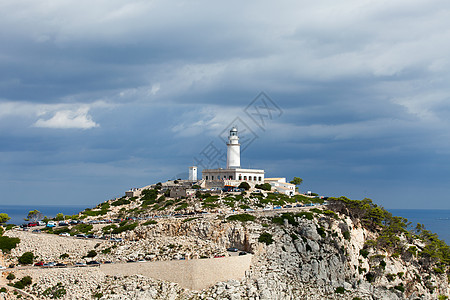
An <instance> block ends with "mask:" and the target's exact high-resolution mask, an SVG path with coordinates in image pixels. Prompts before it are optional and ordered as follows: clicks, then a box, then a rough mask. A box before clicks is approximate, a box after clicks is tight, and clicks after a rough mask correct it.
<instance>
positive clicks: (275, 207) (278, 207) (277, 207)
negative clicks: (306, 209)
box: [273, 205, 281, 209]
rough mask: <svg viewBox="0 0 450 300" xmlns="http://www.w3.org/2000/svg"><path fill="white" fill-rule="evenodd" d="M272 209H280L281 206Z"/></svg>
mask: <svg viewBox="0 0 450 300" xmlns="http://www.w3.org/2000/svg"><path fill="white" fill-rule="evenodd" d="M273 209H281V206H279V205H277V206H274V207H273Z"/></svg>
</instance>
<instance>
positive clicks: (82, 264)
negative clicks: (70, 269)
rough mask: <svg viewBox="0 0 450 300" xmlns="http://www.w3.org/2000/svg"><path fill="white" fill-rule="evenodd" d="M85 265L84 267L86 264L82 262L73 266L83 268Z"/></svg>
mask: <svg viewBox="0 0 450 300" xmlns="http://www.w3.org/2000/svg"><path fill="white" fill-rule="evenodd" d="M85 265H86V263H84V262H77V263H75V266H77V267H81V266H85Z"/></svg>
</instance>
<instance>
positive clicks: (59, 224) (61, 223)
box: [58, 221, 69, 226]
mask: <svg viewBox="0 0 450 300" xmlns="http://www.w3.org/2000/svg"><path fill="white" fill-rule="evenodd" d="M58 226H69V223H66V222H64V221H60V222H59V223H58Z"/></svg>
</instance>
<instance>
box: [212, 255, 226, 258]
mask: <svg viewBox="0 0 450 300" xmlns="http://www.w3.org/2000/svg"><path fill="white" fill-rule="evenodd" d="M221 257H225V255H214V258H221Z"/></svg>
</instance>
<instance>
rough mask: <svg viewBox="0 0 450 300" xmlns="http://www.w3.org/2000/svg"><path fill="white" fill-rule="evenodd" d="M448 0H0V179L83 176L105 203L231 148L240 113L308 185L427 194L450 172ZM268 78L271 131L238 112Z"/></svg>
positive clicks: (278, 170) (263, 156)
mask: <svg viewBox="0 0 450 300" xmlns="http://www.w3.org/2000/svg"><path fill="white" fill-rule="evenodd" d="M87 7H89V8H88V9H87ZM445 8H449V4H448V3H447V2H445V1H440V0H433V1H419V0H418V1H403V0H401V1H397V2H395V3H394V2H392V3H379V2H376V1H364V2H361V1H349V2H346V3H338V4H336V2H335V1H331V0H330V1H322V2H320V3H310V2H306V1H300V2H297V1H288V2H283V3H276V4H275V3H271V2H265V1H262V2H258V3H256V4H253V3H240V2H239V3H238V2H226V3H210V2H205V1H194V2H191V3H184V2H177V3H168V2H162V1H128V2H127V3H124V2H122V1H97V2H95V3H92V2H87V1H68V2H55V1H40V2H35V1H4V2H2V3H1V4H0V27H1V28H2V29H1V30H0V41H1V43H0V69H1V70H2V71H1V72H0V139H1V140H2V144H1V145H0V151H1V153H2V156H1V159H0V163H1V166H2V174H1V178H2V180H3V182H4V183H3V184H2V185H1V186H0V187H1V189H2V190H7V189H9V188H11V187H15V188H19V187H20V186H30V187H33V188H32V189H33V191H39V192H42V193H43V194H45V195H46V197H45V201H44V200H43V201H44V202H47V203H51V202H55V201H56V200H57V199H56V198H55V197H54V196H53V197H52V196H51V195H50V193H48V192H47V190H46V187H47V188H48V189H55V190H58V189H62V187H64V188H68V187H70V186H73V187H77V188H78V189H82V188H83V186H84V187H86V189H88V190H89V191H90V192H91V194H90V196H89V197H86V198H84V199H85V200H84V201H85V203H96V202H97V201H99V200H100V199H104V197H102V195H105V194H108V195H111V194H112V195H115V194H116V193H122V192H123V190H124V189H127V188H129V187H131V186H140V185H146V184H149V183H151V182H154V181H161V180H164V179H168V178H172V177H173V176H175V175H177V174H181V173H183V172H185V171H186V168H187V166H188V165H190V164H192V163H193V162H194V157H196V156H197V155H198V153H199V152H200V151H202V149H203V147H205V146H206V145H207V144H208V143H209V142H211V141H215V142H216V143H217V144H218V145H221V146H222V147H225V146H224V145H223V144H220V139H219V138H218V135H219V133H220V132H222V131H223V130H224V129H225V128H224V127H225V126H227V124H229V123H230V122H231V121H232V120H233V119H235V118H236V117H238V116H239V117H240V118H242V119H243V120H245V122H247V123H248V125H249V126H250V127H251V128H252V129H253V130H255V132H256V133H257V135H258V138H257V139H256V141H255V142H254V143H253V144H252V145H251V146H250V147H249V148H248V149H247V150H246V151H245V152H244V153H243V157H242V162H243V163H244V164H247V165H249V166H252V167H261V168H265V169H266V171H267V174H268V175H269V176H272V175H273V176H286V177H292V176H300V177H303V178H304V179H305V181H304V185H305V187H304V188H305V189H306V188H309V189H313V190H317V191H320V192H323V193H327V194H333V195H336V194H337V195H339V193H348V194H349V195H350V196H354V197H359V198H361V197H365V196H371V197H373V198H375V200H376V201H378V202H381V203H383V204H386V205H385V206H388V207H389V206H390V207H396V206H397V207H400V206H401V205H396V204H395V203H403V202H402V201H403V200H402V201H400V200H397V201H398V202H392V201H394V200H395V199H397V198H398V195H400V194H402V193H403V194H404V195H405V198H408V199H411V201H412V202H413V203H414V205H416V206H420V205H421V204H420V199H421V198H420V197H415V196H414V195H415V194H416V193H418V192H420V187H424V186H427V185H429V186H433V187H439V186H440V185H439V183H441V184H442V186H445V182H446V181H445V180H446V179H448V177H449V175H448V174H449V173H448V168H446V167H445V166H446V165H449V163H450V161H449V156H448V154H449V153H450V151H449V149H450V143H449V142H448V141H450V139H449V134H448V127H449V125H450V124H449V122H448V119H449V109H448V97H449V96H448V95H449V94H450V88H449V85H448V81H449V80H450V78H449V75H448V72H447V70H448V67H449V66H450V60H449V59H448V53H449V51H450V43H449V42H448V41H449V40H450V30H449V29H448V28H450V27H449V26H448V20H450V15H449V11H450V10H448V9H445ZM260 91H265V92H267V94H268V95H269V96H270V97H271V98H272V99H273V100H274V101H275V102H276V104H277V105H278V106H279V107H281V108H282V110H283V114H282V115H281V117H279V118H273V119H272V120H270V122H269V121H268V122H267V126H266V127H265V128H264V129H261V128H259V127H257V125H256V124H254V123H252V122H253V121H252V120H251V119H249V118H248V116H247V115H246V114H245V113H244V108H245V107H246V106H247V105H248V104H249V103H250V102H251V101H252V100H253V99H254V98H255V97H256V96H257V95H258V93H259V92H260ZM3 170H5V171H3ZM37 181H39V184H36V182H37ZM55 181H57V182H58V183H59V185H57V184H54V182H55ZM93 182H97V183H98V186H99V187H101V188H100V189H98V190H96V189H95V187H94V184H93ZM58 186H59V187H58ZM30 189H31V188H30ZM112 190H114V192H111V191H112ZM387 191H389V192H387ZM24 194H27V195H32V194H33V192H32V191H31V190H28V191H25V192H24ZM54 194H58V193H57V192H56V193H54ZM80 194H81V192H77V193H75V192H74V194H73V196H68V198H67V200H66V201H68V202H70V201H73V200H74V199H76V197H78V196H79V195H80ZM389 194H392V195H395V197H394V196H392V197H391V196H389ZM99 198H100V199H99ZM394 198H395V199H394ZM28 199H29V198H27V197H23V198H22V199H20V201H23V202H27V201H28V202H29V200H28ZM433 205H434V206H435V207H448V204H446V203H445V202H444V201H439V200H436V203H434V204H433ZM446 205H447V206H446Z"/></svg>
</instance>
